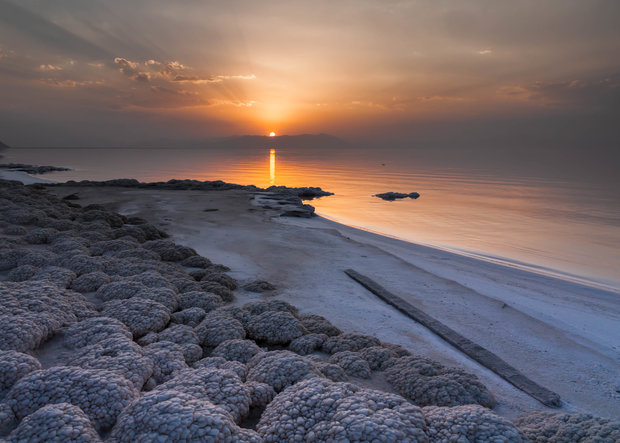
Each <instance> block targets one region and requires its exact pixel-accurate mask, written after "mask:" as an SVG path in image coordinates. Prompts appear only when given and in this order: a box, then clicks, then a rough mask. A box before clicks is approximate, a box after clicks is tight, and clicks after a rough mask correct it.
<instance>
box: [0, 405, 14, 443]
mask: <svg viewBox="0 0 620 443" xmlns="http://www.w3.org/2000/svg"><path fill="white" fill-rule="evenodd" d="M15 426H17V418H15V414H14V413H13V409H11V407H10V406H9V405H8V404H6V403H0V439H1V438H2V436H3V435H5V434H8V433H9V432H11V430H12V429H13V428H14V427H15ZM0 441H1V440H0Z"/></svg>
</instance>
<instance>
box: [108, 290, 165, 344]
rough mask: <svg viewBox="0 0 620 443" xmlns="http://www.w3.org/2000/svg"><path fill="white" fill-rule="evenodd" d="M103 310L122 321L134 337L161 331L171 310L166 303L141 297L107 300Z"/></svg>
mask: <svg viewBox="0 0 620 443" xmlns="http://www.w3.org/2000/svg"><path fill="white" fill-rule="evenodd" d="M101 312H102V314H103V315H105V316H107V317H112V318H116V319H117V320H120V321H122V322H123V323H124V324H125V326H127V327H128V328H129V330H130V331H131V333H132V334H133V336H134V337H140V336H142V335H144V334H147V333H149V332H159V331H161V330H162V329H164V328H165V327H166V325H167V324H168V321H169V320H170V313H169V312H170V311H169V310H168V308H166V307H165V306H164V305H162V304H160V303H157V302H154V301H151V300H147V299H144V298H139V297H134V298H130V299H127V300H111V301H108V302H105V303H104V304H103V309H102V311H101Z"/></svg>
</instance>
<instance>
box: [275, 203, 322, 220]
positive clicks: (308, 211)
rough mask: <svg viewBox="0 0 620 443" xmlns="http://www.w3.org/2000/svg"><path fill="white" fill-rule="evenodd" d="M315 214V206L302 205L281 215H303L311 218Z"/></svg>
mask: <svg viewBox="0 0 620 443" xmlns="http://www.w3.org/2000/svg"><path fill="white" fill-rule="evenodd" d="M313 215H314V206H310V205H301V206H298V207H296V208H292V209H289V210H287V211H284V212H283V213H282V214H280V217H302V218H310V217H312V216H313Z"/></svg>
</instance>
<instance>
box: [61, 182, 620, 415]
mask: <svg viewBox="0 0 620 443" xmlns="http://www.w3.org/2000/svg"><path fill="white" fill-rule="evenodd" d="M51 190H52V192H54V193H56V194H58V195H59V196H64V195H68V194H71V193H78V195H79V196H80V199H81V201H80V203H81V204H89V203H95V202H99V203H104V204H105V205H106V206H107V207H109V208H110V209H112V210H114V211H118V212H119V213H121V214H123V215H126V216H139V217H144V218H146V219H149V220H153V221H154V222H155V223H156V224H157V226H159V227H161V229H163V230H165V231H167V232H169V233H170V234H171V235H172V237H173V238H174V239H175V241H178V242H179V243H180V244H183V245H187V246H191V247H193V248H195V249H196V250H197V251H198V252H199V253H200V254H202V255H204V256H206V257H210V258H211V259H212V260H214V261H215V262H218V263H222V264H225V265H226V266H228V267H230V268H231V272H230V275H232V276H233V277H234V278H236V279H237V280H238V281H240V282H241V283H244V282H250V281H252V280H256V279H263V280H267V281H269V282H271V283H273V284H274V285H275V286H276V287H277V290H276V292H275V294H274V295H270V296H269V297H272V296H273V297H276V298H279V299H282V300H285V301H287V302H289V303H291V304H293V305H295V306H297V307H298V308H300V309H301V310H302V311H303V312H308V313H317V314H320V315H322V316H324V317H326V318H328V319H329V320H330V321H331V322H332V323H334V324H335V325H336V326H338V327H340V328H341V329H343V330H346V331H354V332H359V333H363V334H370V335H374V336H376V337H378V338H380V339H381V340H385V341H389V342H393V343H397V344H400V345H403V346H405V347H406V348H407V349H409V350H411V351H412V352H416V353H420V354H423V355H428V356H431V357H432V358H434V359H437V360H439V361H441V362H442V363H445V364H449V365H457V366H463V367H465V368H467V370H468V371H471V372H474V373H475V374H476V375H478V377H480V378H481V380H483V381H484V383H485V384H486V385H487V386H489V387H490V388H491V390H492V391H493V392H494V393H495V394H496V397H497V398H498V399H499V405H498V406H497V408H496V411H498V412H499V413H501V414H503V415H506V416H508V417H514V416H516V415H518V414H519V413H521V412H524V411H530V410H534V409H541V408H544V406H542V405H541V404H540V403H538V402H537V401H536V400H534V399H532V398H531V397H529V396H528V395H526V394H524V393H522V392H521V391H519V390H517V389H516V388H514V387H513V386H511V385H510V384H509V383H507V382H506V381H504V380H502V379H501V378H499V377H498V376H496V375H495V374H493V373H492V372H491V371H489V370H487V369H485V368H483V367H482V366H480V365H479V364H477V363H476V362H474V361H472V360H471V359H469V358H467V357H466V356H464V355H463V354H462V353H460V352H458V351H456V350H455V349H454V348H452V347H451V346H450V345H448V344H446V343H445V342H443V341H442V340H441V339H440V338H439V337H437V336H435V335H434V334H432V333H431V332H429V331H428V330H427V329H426V328H424V327H422V326H421V325H419V324H417V323H415V322H414V321H412V320H410V319H408V318H406V317H405V316H404V315H402V314H401V313H399V312H398V311H397V310H396V309H394V308H392V307H390V306H387V305H386V304H385V303H384V302H382V301H381V300H379V299H378V298H376V297H375V296H374V295H373V294H371V293H370V292H368V291H367V290H366V289H364V288H362V287H361V286H359V285H358V284H357V283H355V282H354V281H352V280H351V279H349V278H348V277H347V276H346V275H345V274H344V272H343V271H344V269H346V268H353V269H356V270H358V271H359V272H361V273H363V274H365V275H369V276H371V277H372V278H373V279H375V280H376V281H378V282H379V283H381V284H382V285H384V286H385V287H387V288H389V289H390V290H392V291H394V292H396V293H398V294H399V295H401V296H403V297H406V298H407V299H409V300H411V301H412V302H413V303H414V304H415V305H416V306H419V307H420V308H422V309H423V310H424V311H426V312H428V313H429V314H431V315H433V316H434V317H435V318H437V319H439V320H440V321H442V322H444V323H446V324H448V325H449V326H450V327H452V328H453V329H455V330H457V331H458V332H460V333H461V334H463V335H464V336H466V337H468V338H470V339H472V340H474V341H475V342H477V343H479V344H481V345H482V346H484V347H486V348H487V349H489V350H491V351H492V352H494V353H496V354H497V355H499V356H500V357H501V358H503V359H505V360H506V361H507V362H509V363H510V364H512V365H513V366H515V367H516V368H518V369H519V370H521V371H523V373H525V374H527V375H528V376H529V377H531V378H532V379H534V380H535V381H537V382H538V383H540V384H541V385H543V386H545V387H547V388H548V389H551V390H553V391H555V392H557V393H558V394H559V395H560V396H561V397H562V400H563V402H564V408H566V409H568V410H575V411H582V412H590V413H594V414H597V415H602V416H609V417H612V416H618V414H620V392H618V391H619V390H620V385H619V384H620V380H619V379H618V373H619V371H620V362H619V361H620V360H619V359H620V347H619V345H618V343H620V332H619V331H620V309H619V304H618V299H617V297H618V294H614V293H610V292H606V291H602V290H598V289H595V288H588V287H585V286H581V285H578V284H574V283H570V282H565V281H561V280H557V279H553V278H549V277H545V276H539V275H536V274H532V273H528V272H524V271H520V270H517V269H510V268H506V267H503V266H499V265H494V264H492V263H486V262H483V261H480V260H475V259H471V258H467V257H464V256H458V255H456V254H451V253H448V252H444V251H440V250H437V249H432V248H427V247H424V246H419V245H415V244H411V243H406V242H401V241H398V240H395V239H390V238H387V237H383V236H380V235H376V234H372V233H368V232H364V231H360V230H357V229H354V228H351V227H347V226H344V225H341V224H338V223H334V222H331V221H329V220H326V219H323V218H321V217H315V218H312V219H298V218H288V217H287V218H285V217H279V216H278V215H279V213H278V211H276V210H268V209H263V208H261V207H260V206H257V204H256V202H255V201H254V196H253V195H252V194H248V193H247V192H238V191H223V192H200V191H146V190H128V189H124V188H105V189H97V188H71V187H60V188H51ZM327 198H328V197H327ZM310 203H311V202H310ZM205 209H217V211H209V212H205ZM248 297H250V298H249V299H257V300H260V299H263V298H265V297H264V296H263V297H261V296H252V295H248ZM245 301H247V300H246V299H243V302H245ZM610 331H611V332H612V333H610ZM613 331H615V333H613Z"/></svg>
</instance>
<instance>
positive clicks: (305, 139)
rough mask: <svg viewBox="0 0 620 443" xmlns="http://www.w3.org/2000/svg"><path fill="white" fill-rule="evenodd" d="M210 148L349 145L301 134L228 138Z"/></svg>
mask: <svg viewBox="0 0 620 443" xmlns="http://www.w3.org/2000/svg"><path fill="white" fill-rule="evenodd" d="M207 144H208V145H209V146H217V147H231V148H265V147H268V148H269V147H273V148H286V147H291V148H307V149H312V148H325V147H343V146H345V145H346V144H347V143H346V142H345V141H344V140H342V139H340V138H338V137H336V136H334V135H329V134H299V135H277V136H275V137H269V136H266V135H242V136H239V137H228V138H224V139H219V140H211V141H210V142H209V143H207Z"/></svg>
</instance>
